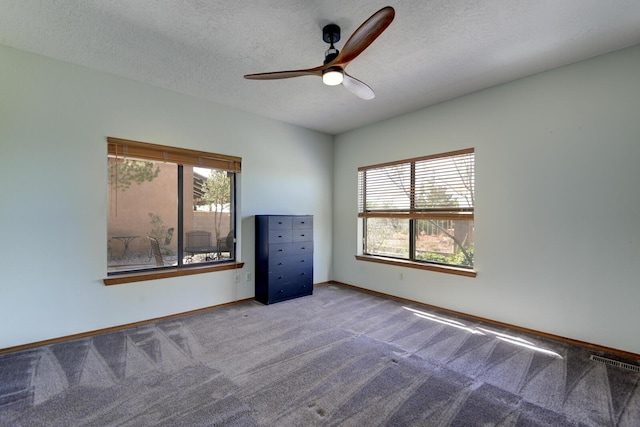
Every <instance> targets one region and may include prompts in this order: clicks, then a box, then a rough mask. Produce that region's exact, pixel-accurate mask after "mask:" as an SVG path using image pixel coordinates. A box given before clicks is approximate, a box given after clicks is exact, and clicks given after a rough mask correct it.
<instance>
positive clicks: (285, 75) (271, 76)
mask: <svg viewBox="0 0 640 427" xmlns="http://www.w3.org/2000/svg"><path fill="white" fill-rule="evenodd" d="M324 68H326V67H325V66H324V65H323V66H320V67H315V68H308V69H306V70H291V71H273V72H270V73H257V74H246V75H245V76H244V78H245V79H250V80H277V79H289V78H291V77H301V76H322V70H323V69H324Z"/></svg>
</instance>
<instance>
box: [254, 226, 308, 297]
mask: <svg viewBox="0 0 640 427" xmlns="http://www.w3.org/2000/svg"><path fill="white" fill-rule="evenodd" d="M255 284H256V300H258V301H260V302H261V303H263V304H273V303H274V302H280V301H285V300H288V299H292V298H298V297H301V296H305V295H311V294H312V293H313V216H311V215H256V274H255Z"/></svg>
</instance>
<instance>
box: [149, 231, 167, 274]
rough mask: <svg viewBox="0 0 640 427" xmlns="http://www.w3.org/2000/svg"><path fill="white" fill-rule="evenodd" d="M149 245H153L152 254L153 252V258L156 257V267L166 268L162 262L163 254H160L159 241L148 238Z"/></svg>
mask: <svg viewBox="0 0 640 427" xmlns="http://www.w3.org/2000/svg"><path fill="white" fill-rule="evenodd" d="M147 238H148V239H149V243H151V252H153V256H155V257H156V266H158V267H162V266H164V261H163V260H162V253H161V252H160V244H159V243H158V239H156V238H155V237H151V236H148V237H147Z"/></svg>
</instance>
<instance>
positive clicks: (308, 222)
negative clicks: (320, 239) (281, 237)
mask: <svg viewBox="0 0 640 427" xmlns="http://www.w3.org/2000/svg"><path fill="white" fill-rule="evenodd" d="M292 226H293V228H294V229H299V228H313V217H312V216H296V217H293V220H292Z"/></svg>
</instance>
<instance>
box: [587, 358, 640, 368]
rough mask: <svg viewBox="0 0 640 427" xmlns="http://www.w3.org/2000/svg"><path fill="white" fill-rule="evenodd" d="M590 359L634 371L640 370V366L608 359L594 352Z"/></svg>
mask: <svg viewBox="0 0 640 427" xmlns="http://www.w3.org/2000/svg"><path fill="white" fill-rule="evenodd" d="M589 359H591V360H593V361H594V362H600V363H606V364H607V365H611V366H615V367H616V368H622V369H626V370H628V371H633V372H640V366H636V365H632V364H630V363H625V362H620V361H619V360H613V359H607V358H606V357H600V356H596V355H594V354H592V355H591V357H590V358H589Z"/></svg>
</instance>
